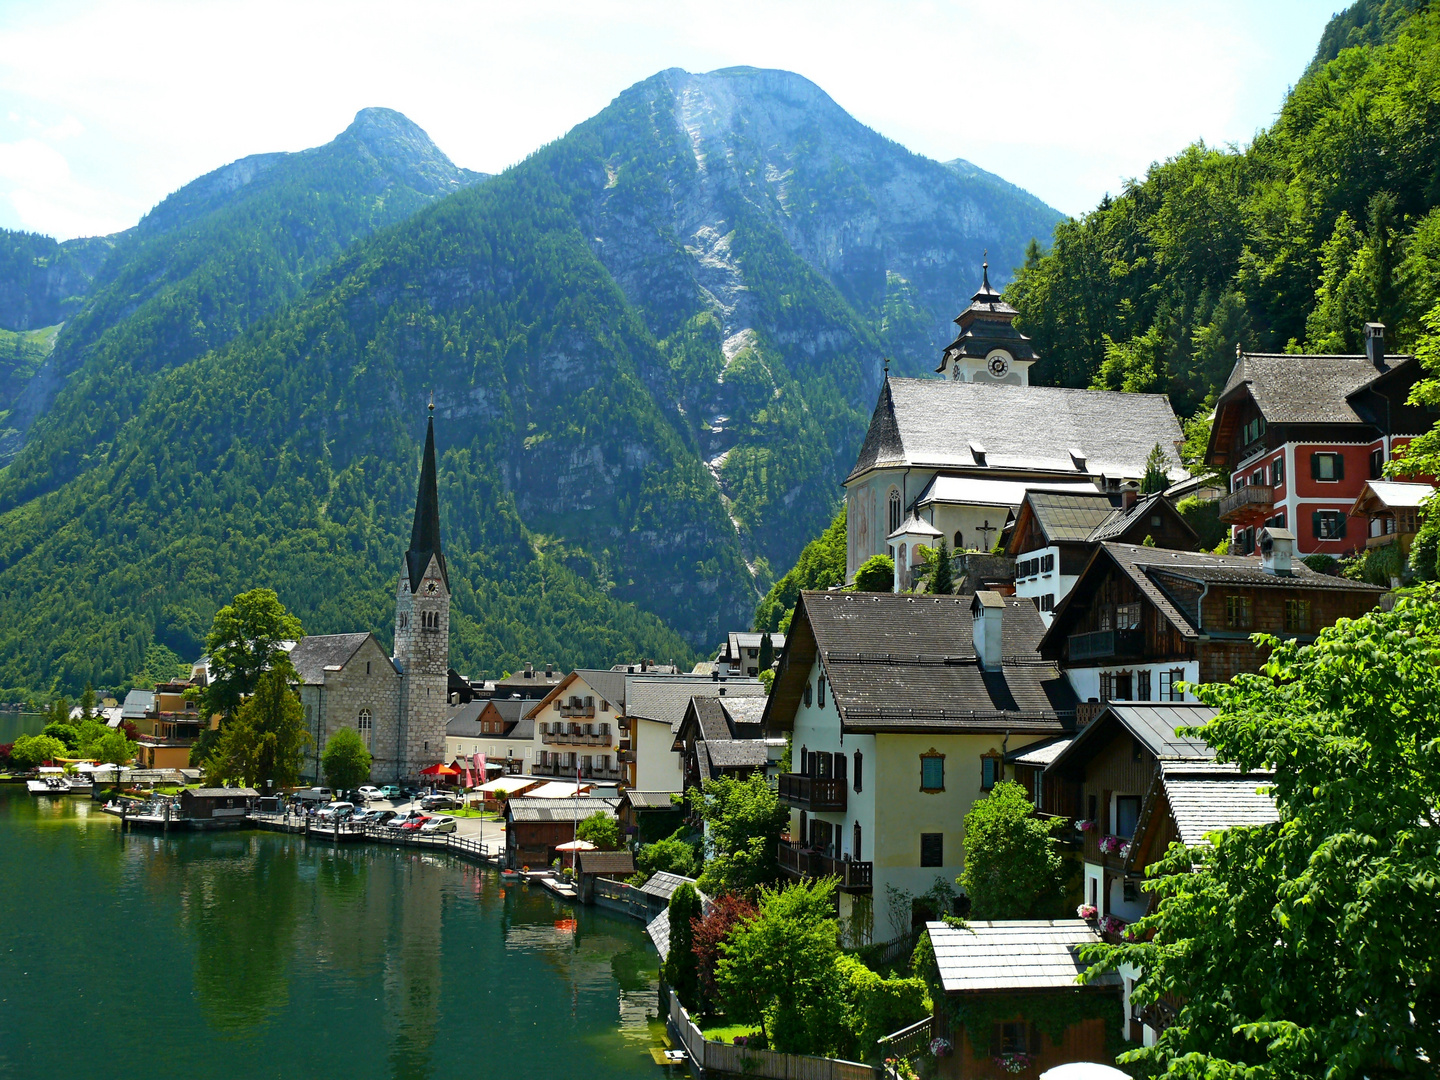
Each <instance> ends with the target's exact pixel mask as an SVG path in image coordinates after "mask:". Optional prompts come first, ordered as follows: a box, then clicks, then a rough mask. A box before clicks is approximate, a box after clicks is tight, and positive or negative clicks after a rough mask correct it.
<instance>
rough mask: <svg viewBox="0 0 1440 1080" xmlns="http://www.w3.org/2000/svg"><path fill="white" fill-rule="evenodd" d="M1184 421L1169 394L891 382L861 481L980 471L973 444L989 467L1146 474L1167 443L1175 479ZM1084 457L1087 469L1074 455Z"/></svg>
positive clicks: (874, 421) (860, 461)
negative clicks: (886, 474) (876, 472)
mask: <svg viewBox="0 0 1440 1080" xmlns="http://www.w3.org/2000/svg"><path fill="white" fill-rule="evenodd" d="M1182 437H1183V436H1182V434H1181V431H1180V422H1179V421H1178V420H1176V418H1175V412H1174V410H1173V409H1171V407H1170V401H1169V399H1168V398H1166V397H1165V396H1164V395H1163V394H1124V393H1116V392H1112V391H1102V390H1071V389H1067V388H1064V387H1057V386H1007V385H1003V384H993V385H986V384H977V383H966V382H952V381H949V380H945V379H895V378H892V379H887V380H886V382H885V383H884V385H883V386H882V387H881V390H880V399H879V401H878V402H877V404H876V406H875V413H874V415H873V417H872V418H871V421H870V429H869V431H868V432H867V433H866V436H865V442H864V445H863V446H862V447H861V449H860V455H859V457H858V458H857V460H856V462H855V467H854V468H853V469H851V471H850V477H849V478H847V479H853V478H854V477H857V476H859V475H860V474H862V473H864V472H866V471H867V470H869V469H873V468H877V467H885V466H902V467H903V466H906V465H910V466H918V467H931V468H941V469H944V468H964V469H967V470H977V469H979V466H977V465H976V462H975V458H974V455H973V454H972V452H971V449H970V444H971V443H980V444H981V445H983V446H984V447H985V460H986V465H985V469H986V471H990V470H1000V471H1004V470H1017V469H1026V470H1041V471H1045V472H1052V473H1061V474H1068V475H1076V476H1083V475H1085V474H1087V473H1089V474H1100V473H1108V474H1113V475H1117V476H1125V477H1133V478H1137V479H1138V478H1139V477H1141V476H1143V475H1144V473H1145V459H1146V458H1147V457H1148V456H1149V454H1150V451H1151V450H1152V449H1154V447H1155V444H1156V443H1159V444H1160V446H1161V448H1162V449H1163V450H1164V451H1165V453H1166V454H1167V455H1169V456H1170V459H1171V462H1170V463H1171V479H1172V480H1178V479H1181V478H1182V477H1183V476H1184V475H1185V471H1184V469H1183V468H1182V467H1181V465H1180V461H1179V458H1178V457H1177V456H1176V452H1175V443H1176V440H1178V439H1180V438H1182ZM1072 448H1075V449H1078V450H1080V451H1082V452H1083V453H1084V466H1083V468H1082V467H1078V466H1077V464H1076V462H1075V461H1074V460H1072V458H1071V455H1070V450H1071V449H1072Z"/></svg>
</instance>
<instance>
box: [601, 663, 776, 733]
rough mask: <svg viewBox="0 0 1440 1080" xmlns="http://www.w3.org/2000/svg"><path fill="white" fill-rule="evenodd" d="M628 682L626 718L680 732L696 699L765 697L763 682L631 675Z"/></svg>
mask: <svg viewBox="0 0 1440 1080" xmlns="http://www.w3.org/2000/svg"><path fill="white" fill-rule="evenodd" d="M628 679H629V681H628V682H627V683H626V693H627V694H628V695H629V698H628V700H627V701H626V704H625V711H626V715H627V716H638V717H641V718H642V719H645V720H655V721H658V722H660V723H662V724H669V725H670V729H671V730H672V731H675V730H678V729H679V727H680V721H681V720H683V719H684V718H685V709H686V707H687V706H688V705H689V704H690V699H691V698H692V697H719V696H720V691H721V690H724V691H725V696H726V697H764V696H765V687H764V685H763V684H762V683H761V682H760V680H759V679H739V678H732V679H725V680H723V681H722V680H714V679H709V678H706V677H704V676H694V675H630V676H628Z"/></svg>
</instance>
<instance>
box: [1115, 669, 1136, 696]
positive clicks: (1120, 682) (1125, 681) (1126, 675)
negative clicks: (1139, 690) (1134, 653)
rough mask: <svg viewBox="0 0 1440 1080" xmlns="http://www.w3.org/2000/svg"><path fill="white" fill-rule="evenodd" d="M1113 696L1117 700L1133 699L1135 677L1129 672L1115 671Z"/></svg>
mask: <svg viewBox="0 0 1440 1080" xmlns="http://www.w3.org/2000/svg"><path fill="white" fill-rule="evenodd" d="M1115 698H1116V700H1117V701H1133V700H1135V679H1134V677H1133V676H1132V675H1131V673H1130V672H1128V671H1117V672H1116V673H1115Z"/></svg>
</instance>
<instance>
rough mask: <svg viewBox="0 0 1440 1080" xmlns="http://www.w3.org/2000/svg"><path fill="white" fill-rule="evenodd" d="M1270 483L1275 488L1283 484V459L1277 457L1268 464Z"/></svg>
mask: <svg viewBox="0 0 1440 1080" xmlns="http://www.w3.org/2000/svg"><path fill="white" fill-rule="evenodd" d="M1270 481H1271V483H1273V484H1274V485H1275V486H1276V487H1279V486H1280V485H1281V484H1283V483H1285V458H1284V457H1283V456H1282V457H1277V458H1276V459H1275V460H1274V461H1272V462H1271V463H1270Z"/></svg>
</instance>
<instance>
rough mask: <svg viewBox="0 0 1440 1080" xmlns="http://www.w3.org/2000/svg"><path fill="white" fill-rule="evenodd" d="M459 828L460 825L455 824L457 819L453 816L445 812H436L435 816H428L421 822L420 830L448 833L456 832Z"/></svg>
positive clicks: (423, 831)
mask: <svg viewBox="0 0 1440 1080" xmlns="http://www.w3.org/2000/svg"><path fill="white" fill-rule="evenodd" d="M457 828H459V826H458V825H456V824H455V819H454V818H453V817H447V816H446V815H444V814H436V815H435V816H434V817H431V818H426V819H425V820H424V821H423V822H421V824H420V831H421V832H422V833H447V832H454V831H455V830H456V829H457Z"/></svg>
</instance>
